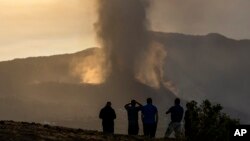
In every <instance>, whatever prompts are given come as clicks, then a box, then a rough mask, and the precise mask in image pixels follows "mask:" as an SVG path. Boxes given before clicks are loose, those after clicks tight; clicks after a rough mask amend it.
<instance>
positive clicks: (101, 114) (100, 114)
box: [99, 110, 103, 119]
mask: <svg viewBox="0 0 250 141" xmlns="http://www.w3.org/2000/svg"><path fill="white" fill-rule="evenodd" d="M99 118H100V119H102V118H103V112H102V110H101V111H100V113H99Z"/></svg>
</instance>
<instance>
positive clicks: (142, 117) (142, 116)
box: [141, 112, 144, 122]
mask: <svg viewBox="0 0 250 141" xmlns="http://www.w3.org/2000/svg"><path fill="white" fill-rule="evenodd" d="M143 119H144V115H143V113H142V112H141V121H142V122H143Z"/></svg>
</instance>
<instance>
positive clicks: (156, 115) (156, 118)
mask: <svg viewBox="0 0 250 141" xmlns="http://www.w3.org/2000/svg"><path fill="white" fill-rule="evenodd" d="M158 119H159V116H158V111H156V114H155V121H156V124H158Z"/></svg>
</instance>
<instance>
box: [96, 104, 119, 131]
mask: <svg viewBox="0 0 250 141" xmlns="http://www.w3.org/2000/svg"><path fill="white" fill-rule="evenodd" d="M99 118H100V119H102V127H103V132H104V133H111V134H113V133H114V119H116V114H115V111H114V109H113V108H112V107H111V102H107V104H106V106H105V107H104V108H102V110H101V111H100V114H99Z"/></svg>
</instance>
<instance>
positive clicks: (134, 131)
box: [128, 122, 139, 135]
mask: <svg viewBox="0 0 250 141" xmlns="http://www.w3.org/2000/svg"><path fill="white" fill-rule="evenodd" d="M138 132H139V125H138V123H137V122H130V123H129V127H128V134H129V135H138Z"/></svg>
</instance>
